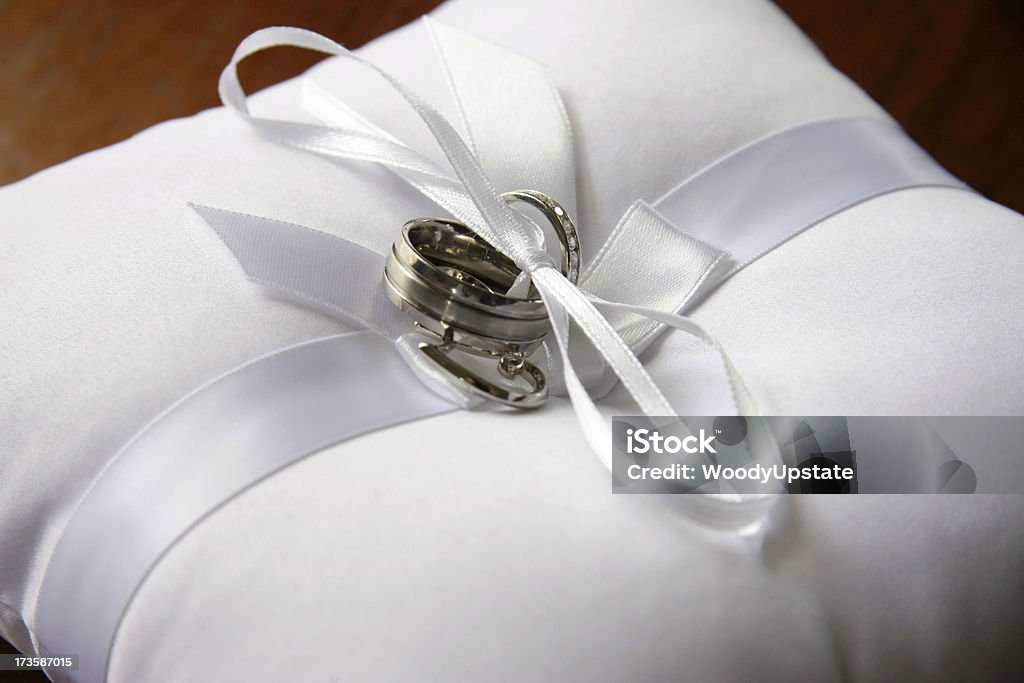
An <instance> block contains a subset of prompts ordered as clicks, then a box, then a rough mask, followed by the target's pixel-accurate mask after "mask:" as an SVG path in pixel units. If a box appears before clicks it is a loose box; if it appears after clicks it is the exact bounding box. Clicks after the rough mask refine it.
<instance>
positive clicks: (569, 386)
mask: <svg viewBox="0 0 1024 683" xmlns="http://www.w3.org/2000/svg"><path fill="white" fill-rule="evenodd" d="M426 23H427V26H428V28H429V30H430V31H431V33H432V35H433V36H434V38H435V45H436V46H437V47H438V50H439V51H440V53H441V55H442V64H443V65H444V66H445V68H447V69H448V76H449V83H450V84H451V85H452V86H453V88H454V89H455V93H454V94H455V96H456V99H457V101H458V102H459V104H460V107H461V111H462V113H463V115H464V117H465V118H466V125H467V127H468V128H469V131H470V139H471V140H477V141H479V140H481V139H483V140H486V141H488V143H489V144H490V146H487V145H485V146H484V147H483V148H481V149H479V150H475V149H473V147H472V146H471V145H470V143H468V142H467V141H466V140H464V139H463V137H462V136H461V135H460V134H459V133H458V132H457V131H456V130H455V128H454V127H453V125H452V124H451V123H450V122H449V121H448V120H447V119H446V118H445V117H444V116H442V115H441V114H440V113H439V112H438V111H437V110H436V109H435V108H434V107H433V106H432V105H431V104H430V103H429V102H427V101H425V100H424V99H423V98H421V97H419V96H418V95H417V94H415V93H414V92H413V91H412V90H410V89H409V88H408V87H407V86H406V85H404V84H403V83H402V82H400V81H399V80H398V79H397V78H395V77H394V76H392V75H391V74H390V73H388V72H386V71H385V70H383V69H381V68H380V67H378V66H376V65H374V64H373V63H372V62H370V61H368V60H366V59H364V58H362V57H360V56H358V55H355V54H353V53H352V52H350V51H349V50H347V49H346V48H345V47H343V46H342V45H340V44H338V43H336V42H334V41H332V40H330V39H328V38H325V37H324V36H321V35H319V34H316V33H313V32H311V31H306V30H303V29H296V28H287V27H275V28H268V29H263V30H261V31H257V32H256V33H254V34H252V35H250V36H249V37H248V38H246V39H245V40H243V41H242V43H241V44H240V45H239V46H238V48H237V49H236V51H235V53H234V55H233V57H232V59H231V62H230V63H229V64H228V66H227V67H226V68H225V69H224V71H223V72H222V74H221V78H220V95H221V98H222V100H223V102H224V104H225V105H226V106H227V107H229V108H231V109H233V110H234V111H236V112H237V113H238V114H239V115H240V116H241V117H243V118H244V119H245V120H246V121H248V122H249V123H250V124H251V125H252V126H253V127H254V128H255V129H256V130H258V131H259V132H260V133H261V134H262V135H265V136H266V137H268V138H270V139H271V140H274V141H275V142H278V143H280V144H283V145H287V146H290V147H294V148H296V149H300V150H304V151H306V152H311V153H313V154H317V155H320V156H323V157H327V158H331V159H345V160H358V161H371V162H375V163H378V164H381V165H382V166H384V167H386V168H388V169H389V170H391V171H393V172H394V173H395V174H397V175H398V176H399V177H400V178H402V179H403V180H405V181H406V182H407V183H409V184H410V185H411V186H412V187H414V188H416V189H417V190H419V191H420V192H421V193H422V194H424V195H425V196H427V197H428V198H430V199H431V200H433V201H434V202H435V203H436V204H437V205H438V206H440V207H442V208H443V209H445V210H446V211H448V212H449V213H450V214H451V215H452V216H454V217H455V218H456V219H458V220H459V221H461V222H463V223H465V224H466V225H467V226H469V227H470V228H471V229H472V230H474V231H475V232H476V233H477V234H479V235H480V236H481V237H483V238H484V239H485V240H487V241H488V242H489V243H491V244H492V245H493V246H494V247H495V248H497V249H498V250H499V251H501V252H503V253H504V254H505V255H507V256H508V257H509V258H511V259H512V260H513V261H514V262H515V263H516V265H517V266H518V267H519V268H520V269H521V270H522V271H523V273H524V274H525V275H528V276H529V277H530V279H531V280H532V282H533V284H534V286H535V287H536V288H537V291H538V292H539V294H540V296H541V298H542V299H543V301H544V303H545V305H546V307H547V310H548V314H549V316H550V319H551V323H552V324H551V327H552V331H553V333H554V341H555V345H556V347H557V349H558V353H559V356H560V359H561V364H562V373H563V377H564V382H565V389H566V391H567V392H568V395H569V397H570V398H571V400H572V403H573V406H574V409H575V411H576V415H577V418H578V419H579V421H580V423H581V426H582V428H583V434H584V436H585V438H586V439H587V441H588V443H589V444H590V446H591V448H592V449H593V450H594V452H595V453H597V454H598V456H599V457H600V459H601V461H602V462H603V463H605V465H607V466H609V467H610V464H611V444H612V438H611V429H610V426H609V424H608V421H607V420H606V419H605V418H604V417H602V415H601V414H600V412H599V411H598V409H597V407H596V406H595V404H594V401H593V399H592V398H591V396H590V395H589V393H588V391H587V389H586V388H585V386H584V382H583V381H582V380H581V378H580V374H579V372H578V371H577V368H576V366H575V365H574V360H575V358H576V354H574V353H570V342H569V334H570V324H569V323H570V321H572V322H573V323H575V325H576V327H577V328H578V329H579V330H580V331H581V332H582V334H583V335H584V336H585V338H586V339H587V340H588V341H589V343H590V345H591V347H592V348H593V349H594V350H595V351H596V353H597V355H598V357H599V359H600V362H601V363H602V364H604V365H606V366H607V367H608V368H609V369H610V370H611V371H612V372H613V373H614V374H615V376H617V377H618V379H619V380H620V381H621V382H622V384H623V386H624V387H625V389H626V391H628V393H629V394H630V396H631V397H632V398H633V400H634V401H635V402H636V404H637V406H638V407H639V409H640V410H641V411H642V412H643V413H644V414H646V415H649V416H669V415H672V414H673V413H674V411H673V409H672V407H671V405H670V404H669V402H668V400H667V399H666V398H665V397H664V395H663V394H662V392H661V390H660V389H659V388H658V387H657V385H656V384H655V383H654V381H653V380H652V379H651V377H650V375H649V374H648V373H647V372H646V370H645V369H644V367H643V365H642V364H641V363H640V361H639V360H638V359H637V357H636V355H635V353H634V351H633V349H631V348H630V346H629V345H628V344H627V343H626V341H624V340H623V338H622V337H621V336H620V334H619V333H618V331H617V330H616V329H615V328H614V327H613V326H612V324H611V323H610V322H609V321H608V319H606V317H605V316H603V315H602V314H601V313H600V312H599V311H598V307H600V308H603V309H605V310H607V311H615V312H617V313H619V314H631V315H633V316H643V317H645V318H648V319H650V320H652V321H655V322H656V323H657V325H656V326H655V328H654V329H653V330H651V331H649V333H648V334H647V335H645V341H646V340H649V338H650V337H651V336H652V333H656V332H658V331H660V330H662V329H664V328H665V327H666V326H668V327H673V328H676V329H679V330H682V331H684V332H686V333H688V334H691V335H693V336H695V337H697V338H698V339H700V340H702V341H703V342H705V343H707V344H709V345H711V346H712V347H713V348H714V349H715V350H716V351H717V352H718V354H719V356H720V357H721V359H722V362H723V365H724V367H725V372H726V374H727V376H728V379H729V382H730V385H731V390H732V393H733V396H734V402H735V404H736V407H737V411H738V413H739V414H742V415H756V414H758V409H757V406H756V403H755V402H754V400H753V398H752V397H751V395H750V392H749V391H748V390H747V389H746V386H745V385H744V383H743V380H742V378H741V377H740V375H739V372H738V371H737V370H736V368H735V366H734V365H733V363H732V362H731V360H730V359H729V357H728V355H727V354H726V353H725V351H724V349H722V347H721V346H720V345H719V344H718V343H717V342H715V340H714V339H713V338H712V337H711V336H710V335H708V334H707V333H706V332H705V331H704V330H703V329H702V328H701V327H700V326H699V325H698V324H697V323H695V322H693V321H692V320H690V319H688V318H685V317H683V316H680V315H677V314H675V313H674V312H673V311H671V310H657V309H652V308H649V307H646V306H641V305H636V304H632V303H628V302H615V301H610V300H607V299H605V298H603V297H600V296H598V295H596V294H594V293H587V292H585V291H584V290H583V289H581V288H580V287H577V286H576V285H574V284H573V283H571V282H570V281H569V280H567V279H566V277H564V276H563V275H562V274H561V273H560V272H559V271H558V269H557V266H556V264H555V261H554V260H553V259H552V257H551V256H550V255H549V254H548V252H547V251H546V250H545V248H544V239H543V233H542V232H541V230H540V229H539V228H538V227H537V225H536V224H534V223H533V222H532V221H530V220H529V219H527V218H526V217H525V216H524V215H523V214H521V213H519V212H518V211H516V210H514V209H513V208H512V207H511V206H510V205H509V204H507V203H506V202H505V201H503V200H502V199H501V198H500V194H501V192H502V191H505V190H509V189H516V188H501V191H499V190H498V189H496V188H495V185H494V183H493V182H492V181H491V178H490V176H489V174H488V172H487V171H486V170H485V161H484V159H485V158H487V156H488V154H490V155H491V159H492V163H495V161H494V159H493V157H494V156H498V157H499V160H498V161H497V163H508V162H509V157H508V155H507V154H504V153H503V150H499V149H496V147H498V148H507V146H508V145H509V143H510V142H511V144H513V145H517V146H520V147H522V146H523V145H524V144H525V146H527V147H529V153H528V154H526V155H525V158H515V157H513V158H512V163H524V164H528V165H529V168H528V169H524V175H525V177H526V178H529V177H530V176H531V175H534V174H536V176H537V178H536V179H535V181H531V180H527V181H526V182H527V183H528V184H527V185H526V186H527V187H529V188H530V189H536V188H537V184H538V182H539V183H541V184H542V186H541V188H540V189H542V190H547V187H546V186H550V185H554V186H557V187H558V188H559V189H560V190H561V191H562V193H563V194H562V195H554V196H555V197H556V199H558V200H559V201H561V202H563V203H565V204H567V205H569V206H573V205H575V197H574V196H571V195H570V196H568V197H567V196H566V195H565V193H566V192H572V191H573V190H572V188H573V186H574V183H573V181H572V173H573V169H572V139H571V133H570V127H569V121H568V119H567V117H566V116H565V111H564V107H563V105H562V102H561V99H560V97H559V95H558V92H557V90H556V89H555V87H554V85H553V84H552V82H551V79H550V77H549V76H548V74H547V71H546V69H545V68H544V67H542V66H541V65H539V64H536V63H535V62H532V61H530V60H528V59H526V58H524V57H522V56H520V55H516V54H515V53H512V52H509V51H507V50H501V49H500V48H497V47H496V46H493V45H490V44H487V43H485V42H484V41H482V40H480V39H478V38H475V37H473V36H468V35H467V34H463V33H461V32H459V31H457V30H455V29H452V28H450V27H445V26H442V25H439V24H435V23H433V22H430V21H429V20H427V22H426ZM278 46H292V47H301V48H306V49H310V50H315V51H318V52H323V53H326V54H330V55H335V56H339V57H345V58H348V59H352V60H355V61H356V62H358V63H360V64H362V65H364V66H366V67H368V68H369V69H372V70H373V71H375V72H376V73H377V74H379V75H380V76H381V77H382V78H383V79H384V80H385V81H386V82H387V83H388V84H390V86H391V87H392V88H393V89H394V90H395V91H396V92H397V93H398V94H400V95H401V97H402V98H403V99H404V100H405V102H407V103H408V104H409V105H410V106H411V107H412V108H413V109H414V110H415V112H416V113H417V114H418V115H419V118H420V119H421V120H422V121H423V122H424V123H425V124H426V126H427V127H428V129H429V130H430V132H431V134H432V135H433V137H434V139H435V140H436V141H437V143H438V145H439V146H440V148H441V150H442V151H443V152H444V155H445V157H446V158H447V160H448V162H449V164H450V166H451V169H452V172H453V173H454V176H453V175H451V174H449V173H448V172H446V171H445V170H444V169H442V168H440V167H439V166H437V165H436V164H434V163H433V162H432V161H431V160H430V159H428V158H427V157H426V156H424V155H422V154H420V153H419V152H417V151H415V150H413V149H411V148H410V147H409V146H407V145H405V144H403V143H401V142H400V141H398V140H397V139H395V138H394V137H392V136H391V135H389V134H388V133H386V132H385V131H383V130H382V129H380V128H379V127H377V126H375V125H373V124H372V123H369V122H367V121H365V119H363V120H362V121H361V122H360V123H361V124H362V126H361V127H362V130H359V129H356V128H344V127H334V126H324V125H315V124H308V123H299V122H292V121H280V120H274V119H267V118H261V117H256V116H253V115H252V114H251V113H250V112H249V109H248V107H247V103H246V95H245V92H244V90H243V89H242V86H241V84H240V82H239V80H238V73H237V65H238V63H239V62H241V61H242V60H243V59H245V58H247V57H249V56H250V55H252V54H254V53H256V52H259V51H262V50H265V49H269V48H272V47H278ZM478 62H483V63H486V64H487V65H488V69H489V70H488V71H487V72H482V71H481V70H480V69H479V67H477V68H473V66H472V65H473V64H474V63H478ZM481 77H484V78H486V79H487V80H488V81H490V83H491V88H492V89H490V90H488V97H489V96H490V94H491V93H493V92H495V89H494V84H496V83H500V86H501V87H500V90H501V91H502V92H503V93H505V94H504V95H496V96H498V97H504V98H506V99H504V100H503V101H502V102H500V103H497V104H496V103H494V102H491V103H488V104H485V105H484V106H483V107H481V106H479V105H480V103H481V101H486V100H487V97H481V95H480V93H469V94H468V96H467V93H462V92H460V90H459V88H458V85H456V84H458V83H464V82H465V81H469V83H470V84H473V83H474V80H475V84H476V86H477V87H484V86H485V83H484V82H482V81H480V78H481ZM499 107H505V108H506V109H507V111H506V112H505V113H504V114H503V115H501V116H499V117H497V118H498V119H499V122H508V125H509V126H512V127H513V130H504V129H502V128H500V127H499V128H495V122H494V120H495V116H494V113H495V111H496V110H497V109H498V108H499ZM516 128H518V130H515V129H516ZM521 136H527V137H526V138H525V141H521V140H523V138H522V137H521ZM495 141H498V142H495ZM502 141H505V142H502ZM535 169H536V170H535ZM558 175H561V176H563V177H561V178H557V177H556V178H552V176H558ZM197 208H198V209H199V211H200V213H201V214H202V215H203V216H204V217H205V218H206V219H207V220H208V221H209V222H211V224H214V226H215V227H216V223H217V222H218V220H217V215H216V213H215V211H213V210H210V209H207V208H206V207H197ZM643 209H644V207H643V206H642V205H639V206H635V207H634V209H633V210H631V211H629V212H627V214H626V216H625V217H624V219H623V221H622V222H621V223H620V225H619V226H618V227H617V228H616V233H618V232H632V231H637V230H642V229H646V230H650V229H651V228H650V226H649V224H650V223H651V222H655V223H658V222H664V223H667V221H665V219H664V218H662V217H661V216H660V215H659V214H658V213H657V212H655V211H652V210H643ZM233 220H234V221H237V220H238V215H237V214H236V215H235V218H234V219H233ZM255 220H259V219H255ZM658 227H659V229H660V230H661V231H663V232H677V233H678V232H679V231H678V229H676V228H674V226H671V225H670V224H668V225H662V226H658ZM382 229H393V230H395V231H396V232H397V226H382ZM334 239H339V238H334ZM719 264H720V259H713V260H712V261H711V262H710V263H705V264H702V265H704V270H703V271H701V272H700V273H698V275H699V276H700V277H698V278H696V279H698V280H704V279H705V277H704V276H706V275H708V274H709V273H712V272H715V271H716V270H717V269H718V266H719ZM638 277H642V275H638ZM377 280H379V277H378V278H377ZM584 280H586V277H584ZM264 283H265V284H271V285H273V284H274V283H273V282H271V281H265V282H264ZM297 290H299V288H295V287H293V288H291V293H292V294H298V295H299V296H300V297H302V295H303V292H302V291H297ZM307 298H308V297H307ZM680 303H681V302H680ZM365 322H367V323H368V324H371V326H372V322H371V321H365ZM420 370H421V372H420V374H421V376H422V375H423V373H422V368H420ZM436 378H437V375H435V376H434V378H433V379H436ZM445 395H450V394H449V393H448V392H445ZM766 443H767V442H766Z"/></svg>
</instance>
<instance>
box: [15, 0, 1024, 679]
mask: <svg viewBox="0 0 1024 683" xmlns="http://www.w3.org/2000/svg"><path fill="white" fill-rule="evenodd" d="M436 4H437V2H436V1H435V0H364V1H363V2H357V1H354V0H350V1H347V2H346V1H342V2H337V1H329V0H292V1H291V2H287V3H286V2H278V1H275V0H251V1H249V2H243V1H241V0H210V1H207V2H188V1H186V0H166V1H164V2H151V3H144V2H138V3H126V2H123V1H119V0H0V184H5V183H8V182H11V181H14V180H17V179H19V178H23V177H25V176H27V175H30V174H31V173H34V172H35V171H38V170H40V169H42V168H45V167H47V166H50V165H52V164H55V163H58V162H60V161H63V160H65V159H67V158H69V157H72V156H74V155H77V154H80V153H82V152H85V151H88V150H91V149H95V148H97V147H102V146H104V145H108V144H110V143H113V142H117V141H118V140H122V139H124V138H126V137H128V136H130V135H131V134H133V133H135V132H137V131H139V130H142V129H143V128H146V127H147V126H150V125H152V124H154V123H157V122H159V121H162V120H165V119H168V118H173V117H178V116H187V115H189V114H192V113H195V112H196V111H199V110H201V109H205V108H208V107H212V106H216V105H217V104H218V100H217V95H216V90H215V82H216V77H217V74H218V73H219V72H220V69H221V68H222V67H223V65H224V64H225V63H226V62H227V61H228V58H229V57H230V55H231V52H232V50H233V48H234V46H235V44H237V42H238V41H239V40H240V39H241V38H243V37H244V36H245V35H246V34H248V33H249V32H251V31H253V30H255V29H257V28H260V27H263V26H268V25H273V24H289V25H298V26H307V27H310V28H313V29H316V30H318V31H320V32H322V33H326V34H328V35H330V36H332V37H333V38H335V39H337V40H339V41H341V42H343V43H345V44H346V45H348V46H350V47H355V46H358V45H361V44H362V43H364V42H366V41H367V40H369V39H371V38H373V37H374V36H377V35H379V34H381V33H383V32H385V31H388V30H390V29H392V28H395V27H397V26H400V25H401V24H403V23H406V22H408V21H410V20H412V19H414V18H415V17H417V16H418V15H420V14H421V13H423V12H424V11H426V10H429V9H430V8H431V7H433V6H434V5H436ZM779 4H780V5H781V6H782V8H783V9H785V10H786V11H787V12H789V13H790V15H791V16H792V17H793V18H794V19H795V20H796V22H797V23H798V24H800V26H801V27H803V29H804V30H805V31H806V32H807V33H808V34H810V35H811V37H812V38H814V40H815V41H816V42H817V43H818V44H819V45H820V46H821V48H822V50H823V51H824V53H825V54H826V55H827V56H828V57H829V59H831V60H832V62H833V63H834V64H835V65H836V66H838V67H839V68H840V69H841V70H843V71H845V72H846V73H847V74H849V75H850V76H852V77H853V79H854V80H855V81H857V82H858V83H860V84H861V86H863V87H864V88H865V89H866V90H867V92H868V93H869V94H870V95H871V96H872V97H874V98H875V99H876V100H878V101H879V102H881V103H882V105H883V106H884V107H885V108H886V109H888V110H889V111H890V112H892V114H893V115H894V116H895V117H896V119H897V120H899V122H900V123H901V124H903V126H904V127H905V128H906V129H907V130H908V131H909V132H910V134H911V135H912V136H913V137H914V138H915V139H916V140H918V142H920V143H921V144H922V145H923V146H924V147H925V148H926V149H927V150H928V151H929V152H931V153H932V155H933V156H935V157H936V158H937V159H938V160H939V161H940V162H941V163H942V164H944V165H945V166H946V167H947V168H949V169H950V170H951V171H952V172H953V173H955V174H956V175H958V176H959V177H960V178H962V179H963V180H965V181H966V182H967V183H968V184H970V185H972V186H973V187H975V188H976V189H978V190H979V191H981V192H982V193H984V194H985V195H987V196H989V197H991V198H992V199H995V200H996V201H999V202H1001V203H1003V204H1006V205H1008V206H1010V207H1013V208H1015V209H1017V210H1018V211H1024V125H1022V122H1024V2H1021V0H929V1H927V2H926V1H924V0H920V1H911V0H908V1H905V2H901V1H899V0H829V1H828V2H822V1H821V0H779ZM314 61H316V57H314V56H312V55H311V54H309V53H303V52H300V51H297V50H296V51H290V50H278V51H275V52H274V53H273V54H270V55H265V54H264V55H257V56H256V57H254V58H252V59H251V60H248V61H247V62H246V63H244V64H243V65H242V76H243V79H244V81H245V83H246V85H247V87H248V88H249V89H256V88H259V87H263V86H266V85H269V84H271V83H274V82H276V81H278V80H281V79H282V78H285V77H288V76H291V75H294V74H296V73H299V72H300V71H302V70H303V69H304V68H306V67H308V66H309V65H310V64H312V63H313V62H314ZM0 219H2V217H0ZM3 647H7V646H6V644H5V643H3V642H2V641H0V651H9V650H3ZM17 680H24V681H30V680H45V679H44V678H42V676H41V675H39V674H29V675H25V676H23V675H22V674H9V673H6V672H0V683H6V682H7V681H17Z"/></svg>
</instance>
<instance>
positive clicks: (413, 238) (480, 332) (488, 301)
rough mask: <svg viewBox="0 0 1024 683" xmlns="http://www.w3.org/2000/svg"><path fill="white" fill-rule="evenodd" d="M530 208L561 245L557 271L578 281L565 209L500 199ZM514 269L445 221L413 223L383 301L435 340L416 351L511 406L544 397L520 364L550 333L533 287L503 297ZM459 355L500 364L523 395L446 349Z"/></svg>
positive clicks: (533, 195)
mask: <svg viewBox="0 0 1024 683" xmlns="http://www.w3.org/2000/svg"><path fill="white" fill-rule="evenodd" d="M502 198H503V199H504V200H505V201H508V202H513V201H521V202H525V203H527V204H529V205H530V206H532V207H534V208H536V209H537V210H538V211H540V213H541V214H542V215H543V216H544V217H545V218H546V219H547V220H548V221H549V222H550V223H551V224H552V227H554V229H555V232H556V233H557V235H558V239H559V242H560V243H561V246H562V263H561V266H562V273H563V275H565V276H566V278H568V279H570V281H572V282H575V281H576V279H577V278H578V277H579V270H580V251H579V238H578V236H577V234H576V228H575V225H574V224H573V222H572V219H571V218H570V217H569V215H568V213H567V212H566V211H565V209H564V208H563V207H562V206H561V205H559V204H558V202H556V201H555V200H553V199H551V198H550V197H548V196H547V195H545V194H543V193H540V192H536V191H533V190H517V191H515V192H508V193H505V194H504V195H502ZM520 272H521V271H520V269H519V267H518V266H516V264H515V263H514V262H513V261H512V259H510V258H509V257H507V256H506V255H504V254H502V253H501V252H500V251H498V250H497V249H495V248H494V247H493V246H492V245H491V244H489V243H488V242H487V241H485V240H484V239H483V238H481V237H480V236H479V235H477V234H476V233H475V232H473V231H472V230H471V229H470V228H468V227H467V226H466V225H464V224H462V223H460V222H458V221H453V220H446V219H443V218H417V219H414V220H411V221H409V222H408V223H406V224H405V226H403V228H402V234H401V236H400V237H399V239H397V240H396V241H395V243H394V244H393V245H392V248H391V251H390V252H389V253H388V256H387V259H386V261H385V266H384V285H385V292H386V293H387V296H388V298H389V299H390V300H391V301H392V303H394V304H395V305H396V306H397V307H398V308H399V309H401V310H402V311H404V312H406V313H407V314H409V315H410V316H411V317H412V318H413V320H415V321H416V323H417V325H418V326H419V327H421V328H422V329H424V330H426V331H427V332H429V333H430V334H431V335H432V336H435V337H437V338H438V341H437V343H427V342H424V343H422V344H420V345H419V349H420V351H421V352H422V353H424V354H425V355H426V356H427V357H428V358H430V359H431V360H432V361H433V362H434V363H436V364H437V365H439V366H440V367H441V368H443V369H444V370H446V371H447V372H449V373H450V374H451V375H453V376H454V377H456V378H458V379H459V380H460V381H461V382H463V384H464V386H465V387H466V388H468V389H469V390H470V391H472V392H473V393H476V394H478V395H481V396H484V397H486V398H488V399H490V400H494V401H498V402H500V403H504V404H506V405H511V406H515V407H517V408H534V407H537V406H539V405H541V404H542V403H543V402H544V400H545V399H546V398H547V380H546V378H545V377H544V373H543V371H541V370H540V369H539V368H537V367H536V366H535V365H533V364H531V363H530V362H529V361H527V360H526V357H527V356H529V355H530V354H531V353H532V352H533V351H534V350H535V349H536V348H537V347H538V346H539V344H540V343H541V341H542V340H543V339H544V336H545V335H546V334H547V332H548V330H549V329H550V321H549V320H548V314H547V309H546V307H545V306H544V302H543V301H542V300H541V298H540V295H539V294H538V293H537V290H536V289H535V288H534V287H533V285H532V284H531V285H530V287H529V290H528V291H527V294H526V296H524V297H516V296H509V295H508V294H507V292H508V290H509V289H510V288H511V287H512V285H513V283H514V282H515V281H516V278H517V277H518V276H519V275H520ZM454 350H459V351H462V352H465V353H469V354H471V355H475V356H484V357H492V358H494V359H496V360H497V361H498V374H499V375H501V377H503V378H504V379H505V380H508V381H515V380H517V379H522V380H525V381H526V383H527V384H528V385H529V389H528V390H519V389H515V388H512V387H510V386H503V385H504V384H507V382H502V383H500V384H499V383H496V382H493V381H490V380H488V379H485V378H483V377H481V376H480V375H478V374H477V373H476V372H474V371H473V370H470V369H469V368H467V367H466V366H465V365H464V364H462V363H459V362H458V361H456V360H454V359H453V358H452V357H451V355H450V352H452V351H454Z"/></svg>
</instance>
